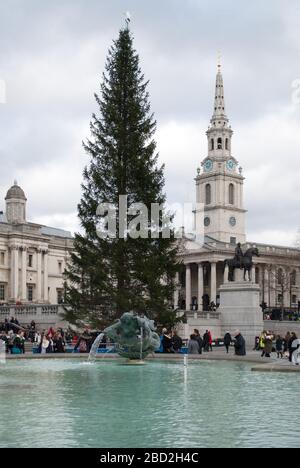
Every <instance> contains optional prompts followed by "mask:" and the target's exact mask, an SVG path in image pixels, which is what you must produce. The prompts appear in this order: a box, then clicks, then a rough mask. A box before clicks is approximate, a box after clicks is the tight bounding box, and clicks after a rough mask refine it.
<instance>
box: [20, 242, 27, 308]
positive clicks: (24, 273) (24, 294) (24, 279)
mask: <svg viewBox="0 0 300 468" xmlns="http://www.w3.org/2000/svg"><path fill="white" fill-rule="evenodd" d="M21 252H22V288H21V300H22V301H24V302H26V300H27V247H25V246H23V247H21Z"/></svg>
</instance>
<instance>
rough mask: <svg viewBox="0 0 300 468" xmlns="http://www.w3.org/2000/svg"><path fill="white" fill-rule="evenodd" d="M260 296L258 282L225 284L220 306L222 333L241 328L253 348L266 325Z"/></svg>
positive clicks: (248, 343)
mask: <svg viewBox="0 0 300 468" xmlns="http://www.w3.org/2000/svg"><path fill="white" fill-rule="evenodd" d="M259 297H260V287H259V285H258V284H255V283H252V282H251V283H249V282H246V281H235V282H230V283H226V284H223V286H221V288H220V308H219V312H220V318H221V328H222V333H223V334H225V333H226V332H227V331H229V332H231V333H233V332H234V331H235V330H239V331H240V332H241V333H242V335H243V336H244V338H245V340H246V343H247V345H248V346H251V347H252V348H253V347H254V343H255V337H256V336H259V335H260V334H261V332H262V330H263V327H264V322H263V313H262V310H261V308H260V305H259V302H260V301H259Z"/></svg>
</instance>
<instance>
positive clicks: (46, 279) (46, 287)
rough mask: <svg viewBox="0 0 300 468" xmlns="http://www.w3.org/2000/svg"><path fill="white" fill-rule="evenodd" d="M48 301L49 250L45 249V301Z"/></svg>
mask: <svg viewBox="0 0 300 468" xmlns="http://www.w3.org/2000/svg"><path fill="white" fill-rule="evenodd" d="M48 301H49V293H48V250H44V302H48Z"/></svg>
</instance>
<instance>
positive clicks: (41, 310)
mask: <svg viewBox="0 0 300 468" xmlns="http://www.w3.org/2000/svg"><path fill="white" fill-rule="evenodd" d="M63 312H64V309H63V306H61V305H42V304H41V305H40V304H37V305H30V306H1V307H0V322H4V319H6V318H7V319H10V318H11V317H14V318H16V319H17V320H18V321H19V322H20V324H21V325H29V324H30V323H31V322H32V321H33V320H34V321H35V322H36V324H37V325H41V326H45V327H46V326H53V327H55V326H58V325H59V326H65V325H66V323H65V322H64V321H63V319H62V313H63Z"/></svg>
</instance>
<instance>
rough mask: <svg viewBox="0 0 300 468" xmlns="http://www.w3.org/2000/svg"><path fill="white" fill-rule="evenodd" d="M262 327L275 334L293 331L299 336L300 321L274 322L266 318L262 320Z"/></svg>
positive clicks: (282, 334)
mask: <svg viewBox="0 0 300 468" xmlns="http://www.w3.org/2000/svg"><path fill="white" fill-rule="evenodd" d="M264 328H265V330H267V331H271V332H273V333H274V334H276V335H281V336H284V335H286V333H287V332H295V333H296V335H297V336H298V337H300V322H275V321H272V320H267V321H265V322H264Z"/></svg>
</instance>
